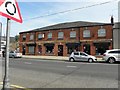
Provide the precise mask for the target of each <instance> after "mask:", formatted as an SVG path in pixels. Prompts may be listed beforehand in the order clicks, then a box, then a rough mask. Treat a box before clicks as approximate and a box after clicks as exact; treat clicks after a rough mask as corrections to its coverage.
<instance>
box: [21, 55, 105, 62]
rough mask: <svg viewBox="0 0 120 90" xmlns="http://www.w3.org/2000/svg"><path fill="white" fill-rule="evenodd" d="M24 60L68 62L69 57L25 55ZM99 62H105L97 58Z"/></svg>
mask: <svg viewBox="0 0 120 90" xmlns="http://www.w3.org/2000/svg"><path fill="white" fill-rule="evenodd" d="M22 57H23V58H30V59H31V58H32V59H46V60H58V61H59V60H60V61H66V60H69V57H64V56H33V55H23V56H22ZM97 61H104V60H103V59H102V58H97Z"/></svg>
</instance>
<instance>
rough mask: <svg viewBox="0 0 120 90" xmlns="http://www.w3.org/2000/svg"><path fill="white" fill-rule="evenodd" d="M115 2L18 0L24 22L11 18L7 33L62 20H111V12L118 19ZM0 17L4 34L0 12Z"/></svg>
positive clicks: (52, 23) (4, 24) (108, 0)
mask: <svg viewBox="0 0 120 90" xmlns="http://www.w3.org/2000/svg"><path fill="white" fill-rule="evenodd" d="M73 1H74V2H73ZM118 2H119V0H63V1H61V0H29V1H28V0H18V4H19V8H20V11H21V15H22V18H23V23H22V24H20V23H17V22H15V21H12V23H11V31H10V35H11V36H15V35H17V34H19V32H22V31H28V30H32V29H35V28H40V27H45V26H49V25H54V24H58V23H64V22H73V21H89V22H103V23H110V16H111V15H113V16H114V21H115V22H117V21H118ZM56 13H57V14H56ZM0 20H1V21H0V22H2V24H3V28H2V29H3V30H2V33H3V35H4V34H5V33H6V18H5V17H2V16H0Z"/></svg>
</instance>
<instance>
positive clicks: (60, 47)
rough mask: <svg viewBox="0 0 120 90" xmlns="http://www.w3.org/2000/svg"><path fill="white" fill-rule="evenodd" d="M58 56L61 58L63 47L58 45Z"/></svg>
mask: <svg viewBox="0 0 120 90" xmlns="http://www.w3.org/2000/svg"><path fill="white" fill-rule="evenodd" d="M58 56H63V45H58Z"/></svg>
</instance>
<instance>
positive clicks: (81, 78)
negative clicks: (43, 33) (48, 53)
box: [3, 58, 118, 88]
mask: <svg viewBox="0 0 120 90" xmlns="http://www.w3.org/2000/svg"><path fill="white" fill-rule="evenodd" d="M3 67H4V60H3ZM9 76H10V83H11V84H15V85H19V86H23V87H26V88H118V64H107V63H87V62H68V61H55V60H54V61H51V60H39V59H25V58H17V59H10V75H9Z"/></svg>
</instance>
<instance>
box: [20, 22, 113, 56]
mask: <svg viewBox="0 0 120 90" xmlns="http://www.w3.org/2000/svg"><path fill="white" fill-rule="evenodd" d="M112 33H113V32H112V24H104V23H92V22H81V21H78V22H69V23H62V24H56V25H52V26H47V27H43V28H39V29H35V30H30V31H26V32H20V39H19V46H20V52H21V53H23V55H46V56H48V55H54V56H69V55H70V53H71V52H73V51H84V52H86V53H88V54H91V55H102V54H103V53H104V52H105V50H107V49H112V46H113V45H112V44H113V41H112V40H113V37H112V36H113V35H112Z"/></svg>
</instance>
